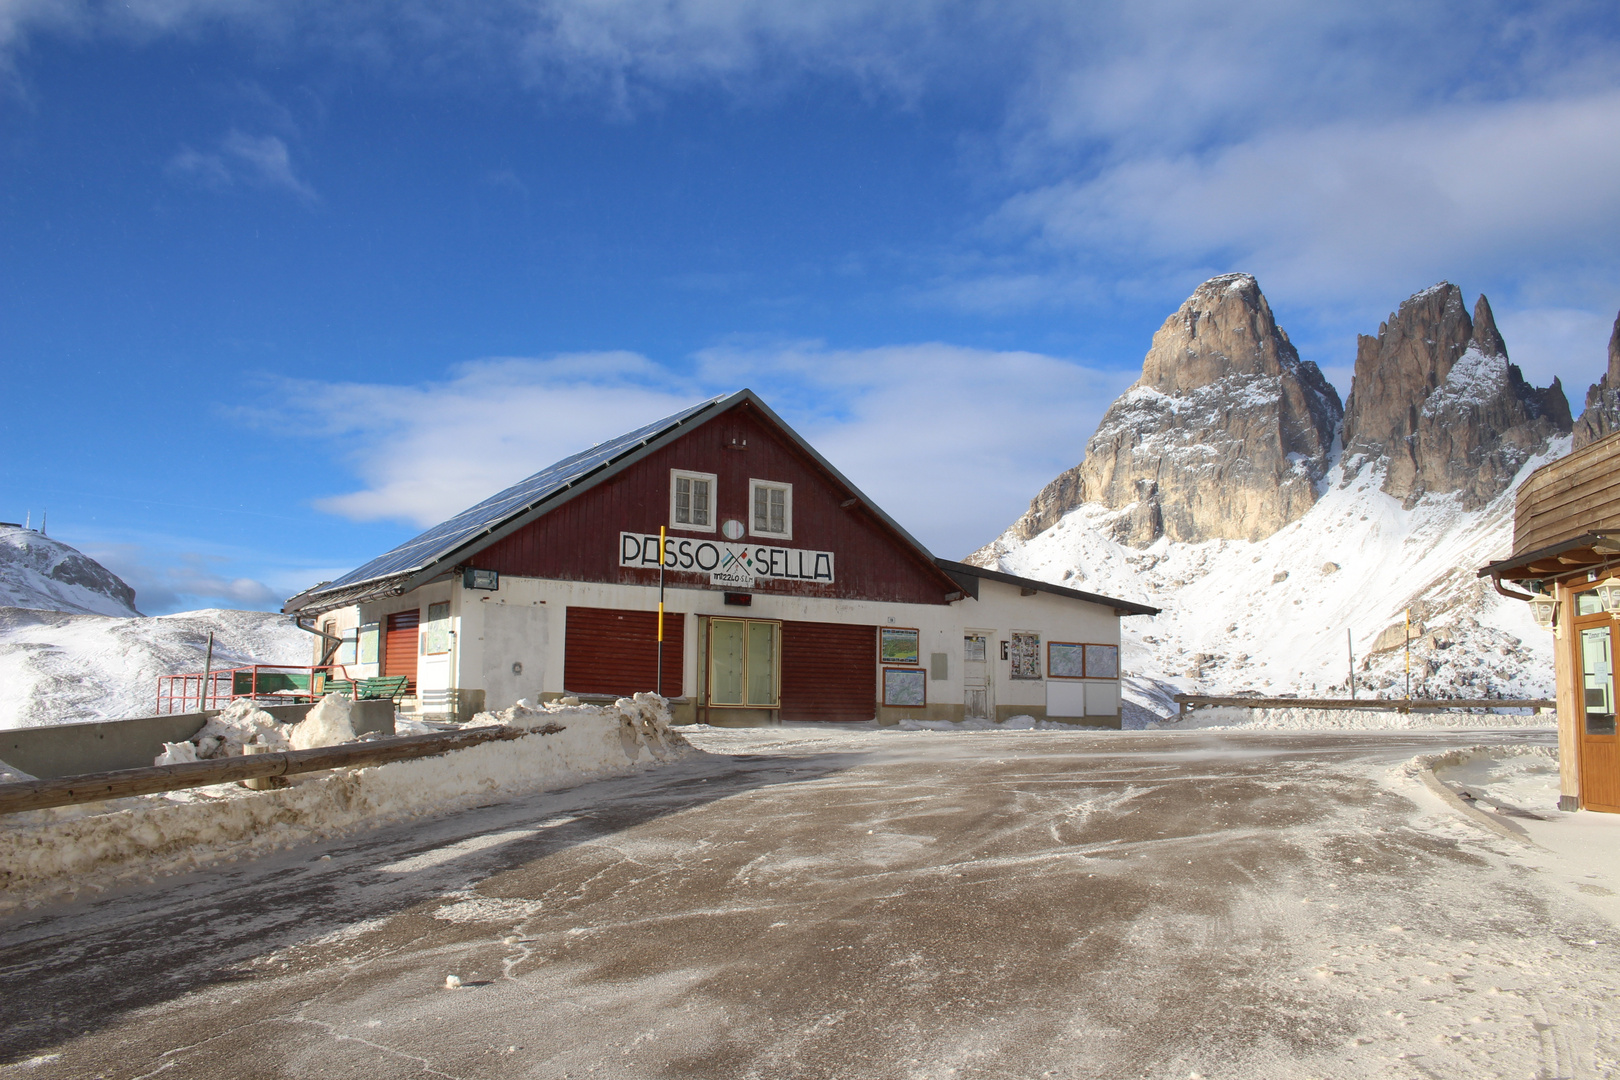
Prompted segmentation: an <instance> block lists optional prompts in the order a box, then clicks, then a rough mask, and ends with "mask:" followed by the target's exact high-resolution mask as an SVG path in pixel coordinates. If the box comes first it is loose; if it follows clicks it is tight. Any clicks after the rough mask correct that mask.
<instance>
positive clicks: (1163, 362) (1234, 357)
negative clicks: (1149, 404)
mask: <svg viewBox="0 0 1620 1080" xmlns="http://www.w3.org/2000/svg"><path fill="white" fill-rule="evenodd" d="M1298 362H1299V354H1298V353H1296V352H1295V351H1294V347H1293V345H1292V344H1291V343H1290V342H1289V340H1288V335H1287V334H1286V333H1285V332H1283V330H1282V329H1281V328H1279V327H1278V326H1277V320H1276V319H1275V318H1273V317H1272V314H1271V305H1270V304H1268V303H1266V298H1265V294H1263V293H1262V292H1261V291H1260V284H1259V282H1257V281H1255V279H1254V278H1253V277H1252V276H1250V275H1249V274H1222V275H1221V276H1220V277H1213V278H1210V279H1209V280H1208V281H1206V282H1204V283H1203V284H1202V285H1200V286H1198V288H1196V289H1194V290H1193V294H1192V295H1191V296H1189V297H1188V298H1187V302H1186V303H1184V304H1182V305H1181V307H1180V308H1178V309H1177V310H1176V313H1175V314H1174V315H1172V316H1170V317H1169V318H1168V319H1166V320H1165V321H1164V325H1163V326H1161V327H1160V328H1159V332H1158V333H1157V334H1155V335H1153V347H1152V348H1150V349H1149V350H1148V354H1147V357H1146V359H1145V360H1144V361H1143V363H1142V378H1141V380H1140V381H1139V382H1138V383H1137V385H1138V386H1150V387H1152V388H1153V389H1155V390H1158V391H1159V392H1161V393H1165V394H1185V393H1190V392H1192V391H1195V390H1198V389H1201V388H1203V387H1206V386H1209V385H1211V384H1213V383H1216V382H1219V381H1220V380H1222V379H1224V378H1226V377H1227V376H1229V375H1280V374H1281V373H1282V371H1283V369H1284V367H1286V366H1289V365H1294V364H1298Z"/></svg>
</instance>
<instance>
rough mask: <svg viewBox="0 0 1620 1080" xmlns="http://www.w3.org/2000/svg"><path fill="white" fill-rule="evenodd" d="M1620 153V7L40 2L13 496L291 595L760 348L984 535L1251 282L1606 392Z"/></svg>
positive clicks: (1308, 337) (1332, 357)
mask: <svg viewBox="0 0 1620 1080" xmlns="http://www.w3.org/2000/svg"><path fill="white" fill-rule="evenodd" d="M1617 176H1620V18H1617V15H1616V11H1615V8H1614V6H1613V4H1612V3H1609V4H1603V3H1590V4H1583V3H1579V2H1575V3H1559V4H1524V3H1495V2H1492V0H1480V2H1473V3H1467V4H1463V3H1455V4H1444V3H1435V4H1420V5H1412V4H1408V3H1378V2H1373V3H1368V2H1364V0H1362V2H1355V3H1349V2H1345V3H1339V2H1334V0H1326V2H1323V3H1319V4H1313V5H1301V4H1297V3H1282V2H1271V3H1267V2H1233V3H1228V4H1224V5H1217V6H1211V5H1207V4H1202V3H1193V2H1181V0H1142V2H1134V3H1117V4H1115V3H1095V4H1048V3H1038V2H1032V3H1029V4H1025V5H1019V6H1016V7H1012V6H1007V5H990V4H976V3H951V2H941V3H933V2H929V0H900V2H897V0H883V2H876V0H873V2H868V0H829V2H826V3H821V4H816V5H803V4H795V3H786V2H776V0H762V2H753V3H744V2H737V0H589V2H586V0H557V2H542V0H525V2H515V0H486V2H482V3H480V2H472V0H467V2H461V3H454V4H434V3H426V2H411V3H389V4H384V3H373V2H353V0H330V2H325V3H313V2H309V3H305V2H300V0H288V2H277V3H272V2H269V0H134V2H131V3H117V4H113V3H102V2H87V0H78V2H75V0H52V2H44V0H0V196H3V197H0V253H3V256H0V364H3V366H4V373H5V377H6V386H7V388H8V393H7V395H6V405H7V407H6V409H5V411H4V414H3V416H4V419H3V420H0V451H3V455H0V520H19V521H20V520H22V518H23V517H24V515H25V514H26V513H29V512H32V513H33V514H34V516H35V519H36V521H37V518H38V515H39V513H40V512H41V511H42V510H43V509H44V508H46V507H48V508H49V511H50V523H51V527H50V531H51V533H52V535H53V536H57V537H58V538H60V539H63V540H65V541H67V542H68V543H72V544H74V545H75V546H78V547H80V548H82V549H83V550H85V551H87V552H90V553H92V554H94V555H96V556H97V557H98V558H101V559H102V560H103V561H105V562H106V563H107V564H108V565H109V566H111V567H112V568H113V569H115V570H116V571H118V572H119V573H120V574H121V575H123V576H124V577H125V578H126V579H127V580H129V581H130V582H131V583H132V584H133V585H135V587H136V588H137V590H138V592H139V594H140V600H139V603H140V604H141V606H142V609H143V610H146V611H148V612H150V613H161V612H165V611H173V610H182V609H186V608H193V607H198V606H205V605H227V606H255V607H273V606H276V605H277V603H278V602H279V599H280V598H282V597H284V596H286V595H289V594H291V593H293V592H296V591H298V590H299V589H301V588H303V587H305V586H307V585H309V584H312V583H314V582H315V581H317V580H321V579H323V578H330V577H335V576H337V574H339V573H341V572H343V571H345V570H347V569H349V568H351V567H353V566H354V565H356V564H358V563H360V562H362V561H364V560H366V559H367V558H369V557H371V556H373V555H375V554H377V553H379V552H381V551H382V550H384V549H386V548H388V547H390V546H392V545H393V544H394V543H396V542H398V541H399V540H400V539H403V538H405V537H406V536H409V535H412V534H414V532H416V531H417V530H418V529H419V528H420V527H421V526H423V525H426V524H431V523H432V522H435V521H437V520H440V519H442V518H443V517H446V516H449V515H450V514H452V513H454V512H455V511H457V510H459V509H461V508H463V507H464V506H466V505H469V504H471V503H473V502H476V501H478V500H479V499H481V498H483V497H484V496H486V495H488V494H489V493H491V492H492V491H493V490H495V489H497V488H499V487H502V486H504V485H505V484H507V483H510V482H512V481H514V480H517V479H519V478H521V477H522V476H525V475H527V474H528V473H530V472H533V471H535V470H537V469H539V468H540V467H542V466H544V465H545V464H548V463H549V462H551V461H552V460H554V459H556V458H558V457H561V456H563V455H564V454H566V453H569V452H572V451H574V450H576V449H579V448H580V447H582V446H584V445H588V444H590V443H592V442H595V441H598V440H600V439H603V438H606V437H608V436H610V435H613V434H616V433H618V432H619V431H622V430H625V429H628V428H630V427H633V426H635V425H638V424H640V423H644V422H646V421H647V420H650V419H653V418H655V417H656V416H659V415H662V414H664V413H666V412H669V411H673V409H675V408H678V407H680V406H682V405H684V404H687V403H689V402H691V401H693V400H696V399H699V398H701V397H704V396H707V395H709V394H712V393H717V392H722V391H726V390H730V389H735V388H737V387H739V386H744V385H746V386H750V387H752V388H753V389H755V390H757V391H759V392H760V393H762V394H763V395H764V396H765V397H766V399H767V400H769V401H771V402H773V403H774V404H776V405H777V406H778V409H779V411H781V412H782V413H783V414H784V415H785V416H786V417H787V418H788V419H789V421H790V422H792V423H794V424H795V425H796V426H798V427H799V428H800V429H801V430H802V431H803V432H804V433H805V434H806V435H807V436H809V437H810V438H811V439H812V441H814V442H815V443H816V444H817V445H818V446H819V447H821V448H822V449H823V450H824V452H826V453H827V454H828V455H829V456H830V457H831V458H832V459H833V461H834V462H835V463H837V464H838V465H840V466H841V467H842V468H843V469H844V470H845V471H846V472H848V473H849V474H850V475H851V477H852V478H853V479H854V480H855V481H856V482H857V483H859V484H861V485H862V486H863V487H865V488H866V489H867V491H868V492H869V493H870V494H872V495H873V496H874V497H875V498H877V499H878V500H879V501H880V502H881V503H882V504H883V505H884V506H885V507H886V508H887V509H889V510H890V511H891V512H892V513H894V514H895V515H896V516H897V517H898V518H899V519H900V520H901V521H902V522H904V523H905V524H907V525H908V527H910V528H912V529H913V531H914V532H915V533H917V535H918V536H919V537H920V538H921V539H923V540H924V542H925V543H928V544H929V545H930V546H932V547H933V548H934V549H935V550H936V552H937V553H939V554H942V555H947V556H960V555H962V554H965V553H966V552H967V551H968V550H971V549H972V548H973V547H975V546H977V545H979V544H981V543H983V542H985V541H988V540H989V539H991V538H993V537H994V535H995V534H996V533H997V532H998V531H999V530H1000V529H1001V528H1002V527H1004V526H1005V525H1006V524H1007V523H1008V522H1009V521H1010V520H1011V519H1012V518H1013V517H1015V516H1016V515H1017V514H1018V513H1019V512H1020V511H1021V509H1022V508H1023V506H1024V505H1025V504H1026V503H1027V501H1028V499H1029V498H1030V496H1031V495H1032V494H1033V493H1034V492H1035V491H1036V490H1037V489H1038V488H1039V487H1040V486H1041V484H1042V483H1044V482H1045V481H1046V480H1047V479H1049V478H1050V477H1051V476H1052V475H1054V474H1055V473H1056V472H1058V471H1059V470H1061V469H1063V468H1066V467H1068V466H1069V465H1072V464H1074V463H1075V461H1077V460H1078V459H1079V457H1080V454H1081V451H1082V449H1083V447H1084V443H1085V440H1086V438H1087V436H1088V435H1089V434H1090V432H1091V430H1092V428H1093V426H1094V425H1095V423H1096V420H1097V418H1098V416H1099V415H1100V414H1101V412H1102V410H1103V409H1104V408H1106V406H1107V404H1108V402H1109V401H1110V400H1112V398H1113V397H1114V396H1115V395H1116V394H1117V393H1118V392H1119V391H1120V390H1122V389H1123V388H1124V387H1125V386H1126V385H1128V384H1129V383H1130V382H1131V381H1132V379H1134V378H1135V376H1136V374H1137V373H1138V371H1139V367H1140V363H1141V357H1142V353H1143V352H1144V351H1145V350H1146V348H1147V345H1148V341H1149V338H1150V337H1151V335H1152V332H1153V331H1154V329H1156V328H1157V326H1158V325H1159V323H1160V322H1162V321H1163V319H1164V318H1165V316H1166V315H1168V314H1169V313H1170V312H1171V311H1173V310H1174V309H1175V307H1176V306H1177V305H1178V304H1179V303H1180V302H1181V301H1182V300H1183V299H1184V298H1185V297H1186V295H1187V294H1188V293H1189V292H1190V291H1191V290H1192V288H1193V287H1194V286H1196V285H1197V284H1198V282H1199V281H1201V280H1203V279H1204V278H1205V277H1208V276H1210V275H1212V274H1215V273H1223V272H1227V271H1231V270H1246V271H1249V272H1252V273H1255V274H1256V275H1258V277H1259V278H1260V282H1261V286H1262V287H1263V288H1264V289H1265V291H1266V294H1267V296H1268V297H1269V299H1270V300H1271V303H1272V306H1273V308H1274V310H1275V311H1276V312H1277V315H1278V318H1279V321H1280V322H1281V323H1282V325H1283V326H1284V327H1285V328H1286V329H1287V330H1288V331H1289V333H1290V334H1291V335H1292V336H1293V338H1294V339H1295V341H1296V343H1297V344H1298V345H1299V346H1300V349H1301V352H1302V354H1303V355H1304V356H1305V357H1306V358H1308V359H1312V360H1315V361H1316V362H1318V363H1319V364H1321V365H1322V366H1323V368H1324V369H1325V370H1326V371H1327V372H1328V374H1329V376H1330V378H1332V379H1333V380H1334V382H1335V383H1336V384H1337V385H1338V387H1339V389H1340V392H1341V394H1344V393H1346V392H1348V390H1349V373H1350V365H1351V364H1352V362H1353V359H1354V350H1355V335H1356V334H1357V333H1373V332H1375V331H1376V329H1377V325H1378V322H1379V321H1380V320H1381V319H1382V318H1383V317H1384V316H1385V315H1386V314H1387V313H1388V312H1389V311H1391V310H1393V308H1394V307H1395V306H1396V305H1397V304H1398V303H1399V302H1400V300H1401V299H1402V298H1403V297H1405V296H1407V295H1409V294H1410V293H1412V292H1414V291H1416V290H1417V289H1420V288H1423V287H1425V286H1427V285H1429V284H1432V283H1433V282H1435V281H1437V280H1440V279H1442V278H1446V279H1449V280H1451V281H1454V282H1456V283H1458V284H1459V285H1461V286H1462V287H1463V289H1464V290H1465V292H1466V293H1467V294H1468V296H1469V299H1470V300H1472V298H1473V296H1474V295H1475V294H1477V293H1479V292H1481V291H1484V292H1486V293H1487V294H1489V295H1490V297H1491V300H1492V303H1493V305H1494V306H1495V308H1496V311H1497V315H1498V320H1499V322H1500V323H1501V325H1502V328H1503V332H1504V336H1505V337H1506V339H1507V342H1508V346H1509V350H1510V352H1511V353H1512V354H1513V356H1514V358H1515V359H1516V360H1518V361H1519V362H1520V363H1521V364H1522V365H1523V366H1524V368H1525V371H1526V374H1527V376H1529V377H1530V378H1531V379H1532V380H1533V381H1535V382H1537V383H1538V384H1544V383H1545V382H1547V381H1548V380H1550V379H1551V378H1552V377H1553V376H1554V375H1557V376H1560V377H1562V378H1563V380H1564V382H1565V385H1566V390H1567V392H1568V393H1569V395H1570V397H1571V399H1572V404H1573V405H1574V406H1575V407H1576V409H1577V410H1578V409H1579V407H1580V399H1581V397H1582V395H1583V394H1584V391H1585V387H1586V385H1587V384H1588V383H1590V382H1592V381H1593V380H1595V379H1596V378H1597V376H1598V375H1599V374H1600V372H1601V371H1602V369H1603V365H1604V362H1605V359H1604V349H1605V345H1606V342H1607V338H1608V330H1609V326H1610V324H1611V323H1612V321H1613V320H1614V317H1615V312H1616V309H1617V308H1620V183H1617V182H1616V179H1615V178H1616V177H1617Z"/></svg>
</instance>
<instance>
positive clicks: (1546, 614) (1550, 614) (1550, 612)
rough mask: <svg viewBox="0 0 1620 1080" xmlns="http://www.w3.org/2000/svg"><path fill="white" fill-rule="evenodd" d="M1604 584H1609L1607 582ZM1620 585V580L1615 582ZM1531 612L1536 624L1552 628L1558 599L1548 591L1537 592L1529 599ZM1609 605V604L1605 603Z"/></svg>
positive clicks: (1544, 628)
mask: <svg viewBox="0 0 1620 1080" xmlns="http://www.w3.org/2000/svg"><path fill="white" fill-rule="evenodd" d="M1604 584H1608V582H1605V583H1604ZM1615 584H1616V586H1617V587H1620V581H1616V582H1615ZM1529 604H1530V614H1532V615H1534V616H1535V617H1536V625H1537V626H1539V627H1541V628H1542V629H1543V630H1552V629H1554V627H1553V618H1554V616H1556V615H1557V614H1558V599H1557V598H1556V597H1552V596H1548V595H1547V594H1546V593H1537V594H1536V595H1535V596H1533V597H1531V598H1530V600H1529ZM1605 606H1607V605H1605Z"/></svg>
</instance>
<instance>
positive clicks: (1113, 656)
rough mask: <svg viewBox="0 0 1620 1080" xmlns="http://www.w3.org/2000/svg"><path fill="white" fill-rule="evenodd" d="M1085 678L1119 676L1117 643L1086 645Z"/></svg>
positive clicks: (1114, 677) (1115, 677) (1113, 677)
mask: <svg viewBox="0 0 1620 1080" xmlns="http://www.w3.org/2000/svg"><path fill="white" fill-rule="evenodd" d="M1086 678H1088V679H1117V678H1119V646H1118V645H1087V646H1086Z"/></svg>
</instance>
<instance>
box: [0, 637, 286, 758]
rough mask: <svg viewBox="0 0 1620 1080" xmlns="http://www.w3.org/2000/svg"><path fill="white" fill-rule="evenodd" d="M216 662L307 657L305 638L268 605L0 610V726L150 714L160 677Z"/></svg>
mask: <svg viewBox="0 0 1620 1080" xmlns="http://www.w3.org/2000/svg"><path fill="white" fill-rule="evenodd" d="M209 630H213V631H214V635H215V638H214V667H216V668H223V667H232V666H236V665H241V664H249V663H261V664H307V663H309V662H310V650H311V646H310V642H311V640H312V639H311V638H310V635H309V634H307V633H305V632H304V631H302V630H299V629H298V628H297V627H295V626H293V624H292V620H291V619H289V618H288V617H287V616H285V615H277V614H272V613H270V612H265V611H230V610H221V609H215V610H207V611H188V612H182V613H180V614H177V615H163V616H159V617H157V618H130V617H123V618H119V617H112V616H107V615H84V614H74V613H70V612H62V611H33V610H25V609H22V608H17V607H0V728H11V727H33V726H36V725H41V724H66V723H73V722H76V721H85V720H115V719H119V718H122V717H126V716H148V715H150V714H151V713H152V712H153V706H154V701H155V696H156V693H157V677H158V676H159V675H171V674H178V673H181V672H188V671H201V670H202V668H203V655H204V649H205V646H206V642H207V639H208V631H209Z"/></svg>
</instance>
